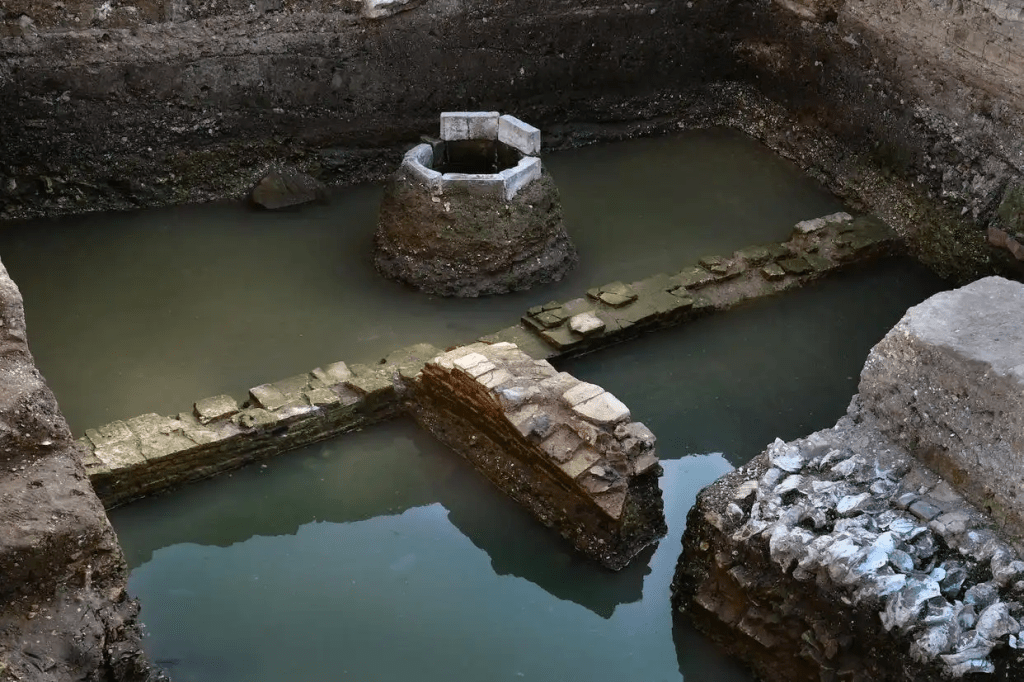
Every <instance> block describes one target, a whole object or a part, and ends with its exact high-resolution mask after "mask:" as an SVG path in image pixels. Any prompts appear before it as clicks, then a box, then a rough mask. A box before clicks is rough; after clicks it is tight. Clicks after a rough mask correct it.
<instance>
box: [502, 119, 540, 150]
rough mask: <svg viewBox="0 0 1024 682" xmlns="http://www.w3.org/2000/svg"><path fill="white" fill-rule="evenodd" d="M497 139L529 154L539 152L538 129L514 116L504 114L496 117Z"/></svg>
mask: <svg viewBox="0 0 1024 682" xmlns="http://www.w3.org/2000/svg"><path fill="white" fill-rule="evenodd" d="M498 141H499V142H504V143H505V144H507V145H509V146H510V147H515V148H516V149H518V150H519V151H521V152H522V153H523V154H527V155H529V156H536V155H538V154H540V130H538V129H537V128H534V127H533V126H532V125H530V124H529V123H524V122H523V121H520V120H519V119H518V118H516V117H515V116H509V115H508V114H505V115H504V116H502V117H500V118H499V119H498Z"/></svg>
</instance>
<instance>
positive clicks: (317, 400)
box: [305, 388, 341, 407]
mask: <svg viewBox="0 0 1024 682" xmlns="http://www.w3.org/2000/svg"><path fill="white" fill-rule="evenodd" d="M305 396H306V400H307V401H308V402H309V404H310V405H312V406H313V407H324V406H326V405H337V404H338V403H340V402H341V397H340V396H338V394H337V393H335V392H334V391H332V390H331V389H329V388H311V389H309V390H307V391H306V392H305Z"/></svg>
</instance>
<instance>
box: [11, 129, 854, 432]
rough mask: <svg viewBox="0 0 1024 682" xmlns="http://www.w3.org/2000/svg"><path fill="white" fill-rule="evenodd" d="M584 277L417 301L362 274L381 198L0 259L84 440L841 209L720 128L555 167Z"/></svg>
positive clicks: (210, 219) (63, 239) (97, 234)
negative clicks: (99, 429)
mask: <svg viewBox="0 0 1024 682" xmlns="http://www.w3.org/2000/svg"><path fill="white" fill-rule="evenodd" d="M545 163H546V164H547V166H548V167H549V168H550V170H551V172H552V174H553V175H554V177H555V179H556V181H557V182H558V185H559V187H560V189H561V194H562V200H563V206H564V212H565V220H566V227H567V230H568V232H569V234H570V236H571V237H572V239H573V241H574V242H575V243H576V245H577V247H578V248H579V251H580V260H581V264H580V267H579V268H578V269H576V270H575V271H574V272H572V273H571V274H570V275H569V276H568V277H567V278H566V279H565V280H563V281H562V282H561V283H559V284H556V285H554V286H549V287H544V288H539V289H534V290H531V291H529V292H523V293H520V294H513V295H507V296H500V297H489V298H485V299H471V300H457V299H456V300H453V299H442V298H434V297H429V296H424V295H422V294H419V293H417V292H415V291H412V290H409V289H406V288H404V287H402V286H401V285H398V284H395V283H393V282H389V281H386V280H384V279H383V278H381V277H379V276H378V275H377V273H376V272H375V271H374V269H373V266H372V263H371V248H372V236H373V231H374V229H375V221H376V212H377V205H378V202H379V199H380V189H379V188H378V187H375V186H366V187H356V188H352V189H346V190H344V191H340V192H338V193H336V194H335V195H334V196H333V197H332V198H331V201H330V204H329V205H327V206H304V207H301V208H299V209H297V210H294V211H285V212H279V213H267V212H259V211H255V210H249V209H247V208H245V207H243V206H241V205H237V204H214V205H204V206H190V207H176V208H171V209H161V210H149V211H138V212H132V213H117V214H101V215H92V216H85V217H78V218H73V219H65V220H59V221H34V222H30V223H11V224H7V225H4V226H2V229H0V259H2V260H3V262H4V264H5V265H6V266H7V268H8V270H9V271H10V273H11V276H12V277H13V278H14V280H15V281H16V282H17V283H18V285H19V286H20V287H21V289H22V292H23V295H24V297H25V306H26V313H27V316H28V324H29V327H28V329H29V340H30V343H31V346H32V351H33V353H34V355H35V357H36V362H37V364H38V366H39V368H40V370H41V371H42V372H43V374H44V376H46V378H47V380H48V381H49V383H50V385H51V387H52V388H53V389H54V392H55V393H56V394H57V397H58V399H59V401H60V404H61V408H62V409H63V411H64V414H65V416H66V417H67V418H68V421H69V423H70V424H71V427H72V430H73V431H74V432H75V433H76V434H81V433H83V432H84V430H85V429H86V428H89V427H95V426H99V425H101V424H106V423H108V422H110V421H113V420H114V419H123V418H128V417H133V416H135V415H138V414H143V413H145V412H157V413H159V414H175V413H177V412H179V411H182V410H189V409H191V406H192V403H193V402H195V401H196V400H198V399H200V398H204V397H206V396H210V395H216V394H219V393H228V394H230V395H234V396H235V397H236V398H240V399H241V398H244V397H245V395H246V390H247V389H248V388H249V387H251V386H255V385H257V384H261V383H265V382H267V381H276V380H278V379H283V378H285V377H287V376H291V375H293V374H298V373H300V372H307V371H309V370H311V369H313V368H314V367H317V366H319V365H322V364H325V363H329V362H334V361H337V360H345V361H346V362H367V361H370V362H372V361H375V360H377V359H379V358H381V357H383V355H385V354H386V353H387V352H389V351H391V350H395V349H397V348H400V347H402V346H404V345H408V344H412V343H419V342H429V343H433V344H435V345H437V346H439V347H442V348H443V347H447V346H450V345H454V344H457V343H465V342H469V341H472V340H474V339H475V338H476V337H478V336H480V335H482V334H488V333H491V332H493V331H497V330H498V329H501V328H503V327H507V326H508V325H510V324H513V323H515V322H516V321H517V320H518V319H519V316H520V315H521V314H522V313H523V312H524V311H525V310H526V309H527V308H528V307H530V306H532V305H536V304H538V303H544V302H546V301H549V300H551V299H558V300H565V299H567V298H570V297H575V296H579V295H581V294H582V293H583V291H585V290H586V289H587V288H588V287H590V286H595V285H599V284H605V283H607V282H610V281H614V280H617V279H621V280H625V281H632V280H636V279H641V278H643V277H647V276H649V275H652V274H654V273H656V272H659V271H672V272H674V271H677V270H679V269H681V268H682V267H683V266H684V265H688V264H690V263H692V262H693V261H694V260H695V259H697V258H699V257H701V256H704V255H708V254H714V253H731V252H732V251H734V250H735V249H737V248H740V247H743V246H746V245H749V244H751V243H756V242H763V241H777V240H784V239H786V238H788V236H789V233H790V231H791V229H792V226H793V224H794V223H795V222H797V221H799V220H803V219H805V218H811V217H816V216H819V215H823V214H826V213H831V212H833V211H835V210H839V208H840V206H839V204H838V202H837V201H836V199H835V198H834V197H832V196H831V195H830V194H828V193H827V192H824V191H823V190H822V189H821V188H820V187H819V186H818V185H816V184H815V183H814V182H812V181H811V180H809V179H808V178H806V177H804V176H803V175H801V174H800V172H799V171H798V169H797V168H796V167H795V166H793V165H792V164H790V163H788V162H786V161H784V160H782V159H780V158H779V157H777V156H776V155H774V154H773V153H771V152H770V151H769V150H767V149H766V148H764V147H762V146H761V145H760V144H758V143H757V142H755V141H753V140H751V139H749V138H747V137H745V136H743V135H741V134H739V133H737V132H735V131H729V130H716V131H704V132H695V133H687V134H682V135H678V136H675V137H669V138H659V139H644V140H634V141H630V142H624V143H619V144H615V145H609V146H603V147H590V148H584V149H579V150H574V151H570V152H565V153H560V154H552V155H550V156H548V157H546V158H545Z"/></svg>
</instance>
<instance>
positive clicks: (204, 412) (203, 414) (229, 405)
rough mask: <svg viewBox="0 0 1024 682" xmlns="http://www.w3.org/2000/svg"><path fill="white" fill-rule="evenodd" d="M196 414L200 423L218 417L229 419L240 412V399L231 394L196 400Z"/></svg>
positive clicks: (205, 422)
mask: <svg viewBox="0 0 1024 682" xmlns="http://www.w3.org/2000/svg"><path fill="white" fill-rule="evenodd" d="M194 409H195V415H196V418H197V419H198V420H199V423H200V424H209V423H210V422H212V421H214V420H216V419H227V418H228V417H231V416H232V415H234V414H235V413H236V412H238V401H236V400H235V399H234V398H232V397H231V396H229V395H217V396H213V397H212V398H203V399H202V400H200V401H198V402H196V404H195V406H194Z"/></svg>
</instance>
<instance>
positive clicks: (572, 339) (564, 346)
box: [540, 326, 583, 351]
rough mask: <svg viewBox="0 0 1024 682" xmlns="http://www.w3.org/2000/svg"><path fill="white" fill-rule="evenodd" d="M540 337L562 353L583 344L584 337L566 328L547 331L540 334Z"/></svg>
mask: <svg viewBox="0 0 1024 682" xmlns="http://www.w3.org/2000/svg"><path fill="white" fill-rule="evenodd" d="M540 336H541V338H542V339H544V340H545V341H547V342H548V343H550V344H551V345H552V346H554V347H555V348H557V349H558V350H560V351H564V350H568V349H570V348H572V347H573V346H578V345H579V344H580V343H582V342H583V337H582V336H580V335H579V334H576V333H575V332H573V331H572V330H571V329H569V328H568V327H565V326H559V327H556V328H554V329H545V330H543V331H542V332H541V333H540Z"/></svg>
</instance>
